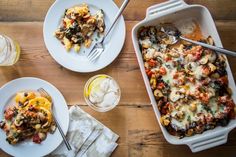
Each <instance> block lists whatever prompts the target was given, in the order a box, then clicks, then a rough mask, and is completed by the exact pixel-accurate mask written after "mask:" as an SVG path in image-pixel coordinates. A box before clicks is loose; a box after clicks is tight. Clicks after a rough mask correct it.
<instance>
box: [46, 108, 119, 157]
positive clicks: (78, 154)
mask: <svg viewBox="0 0 236 157" xmlns="http://www.w3.org/2000/svg"><path fill="white" fill-rule="evenodd" d="M69 115H70V125H69V130H68V133H67V136H66V137H67V139H68V141H69V143H70V145H71V147H72V151H68V150H67V148H66V146H65V144H64V142H62V143H61V145H60V146H59V147H58V148H57V149H56V150H55V151H54V152H52V153H51V154H50V155H49V156H50V157H94V156H97V157H109V156H110V155H111V153H112V152H113V151H114V150H115V148H116V147H117V145H118V144H117V143H116V141H117V139H118V138H119V136H118V135H117V134H115V133H114V132H112V131H111V130H110V129H109V128H107V127H106V126H104V125H103V124H102V123H100V122H99V121H97V120H96V119H94V118H93V117H92V116H90V115H89V114H88V113H86V112H84V111H83V110H82V109H81V108H80V107H78V106H72V107H71V108H70V109H69Z"/></svg>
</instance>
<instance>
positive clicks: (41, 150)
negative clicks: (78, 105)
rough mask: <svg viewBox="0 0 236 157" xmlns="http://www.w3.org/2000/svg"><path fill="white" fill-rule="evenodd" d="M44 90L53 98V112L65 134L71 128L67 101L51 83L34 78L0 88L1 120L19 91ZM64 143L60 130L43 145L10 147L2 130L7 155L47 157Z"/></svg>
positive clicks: (1, 145) (29, 143) (27, 143)
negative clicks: (9, 103) (10, 101)
mask: <svg viewBox="0 0 236 157" xmlns="http://www.w3.org/2000/svg"><path fill="white" fill-rule="evenodd" d="M39 88H44V89H45V90H46V91H47V92H48V93H49V94H50V96H51V97H52V99H53V102H54V103H53V104H54V109H53V112H54V114H55V117H56V118H57V120H58V122H59V124H60V125H61V127H62V130H63V132H64V133H66V132H67V130H68V127H69V111H68V107H67V104H66V101H65V99H64V97H63V95H62V94H61V93H60V91H59V90H58V89H57V88H56V87H54V86H53V85H51V84H50V83H48V82H46V81H44V80H41V79H38V78H32V77H25V78H20V79H16V80H13V81H10V82H9V83H7V84H5V85H4V86H3V87H2V88H0V97H1V100H0V104H1V105H0V120H2V119H3V117H4V116H3V114H4V109H5V107H6V105H8V104H7V103H8V102H9V100H10V99H11V98H12V97H13V96H15V94H16V93H17V92H19V91H24V90H37V89H39ZM61 142H62V137H61V134H60V133H59V131H58V129H56V131H55V132H54V133H53V134H50V133H48V135H47V138H46V139H45V140H44V141H43V142H42V143H41V144H36V143H33V142H32V140H29V141H22V142H20V143H18V144H16V145H10V144H9V143H8V142H7V141H6V133H5V132H4V131H3V130H2V129H0V148H1V149H2V150H4V151H5V152H6V153H8V154H10V155H12V156H17V157H32V156H35V157H37V156H45V155H47V154H49V153H51V152H52V151H53V150H55V149H56V148H57V147H58V146H59V144H60V143H61Z"/></svg>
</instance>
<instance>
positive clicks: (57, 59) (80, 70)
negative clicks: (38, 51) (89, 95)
mask: <svg viewBox="0 0 236 157" xmlns="http://www.w3.org/2000/svg"><path fill="white" fill-rule="evenodd" d="M79 1H80V0H79ZM79 1H78V5H79V4H80V3H81V2H79ZM59 2H61V1H60V0H56V1H55V2H54V3H53V4H52V5H51V6H50V8H49V9H48V11H47V14H46V16H45V18H44V23H43V38H44V44H45V46H46V48H47V50H48V53H49V54H50V55H51V57H52V58H53V59H54V60H55V61H56V62H57V63H58V64H59V65H61V66H62V67H64V68H66V69H68V70H71V71H73V72H79V73H91V72H96V71H99V70H101V69H104V68H105V67H107V66H109V65H110V64H112V63H113V62H114V61H115V59H116V58H117V57H118V56H119V54H120V53H121V51H122V49H123V47H124V43H125V39H126V24H125V20H124V17H123V15H121V16H120V19H119V20H118V21H117V23H121V25H122V27H123V28H122V31H123V35H122V36H121V37H122V38H121V44H120V46H119V48H118V49H117V53H116V55H115V56H114V58H112V59H111V60H110V61H108V62H107V63H106V64H104V65H102V66H100V67H98V68H95V69H89V70H84V69H83V68H79V69H78V68H73V67H72V66H68V65H64V64H63V61H62V60H60V59H59V58H58V57H56V56H55V55H54V54H53V52H50V50H49V45H48V44H49V43H47V42H46V41H47V39H46V34H47V33H46V20H48V18H49V17H48V16H49V14H50V13H51V12H52V10H53V8H54V7H55V5H56V4H57V3H59ZM106 2H107V3H110V4H111V5H113V6H114V7H116V8H117V10H119V7H118V6H117V5H116V3H115V2H114V1H113V0H107V1H106ZM92 4H93V5H95V3H94V1H93V3H92ZM95 6H96V5H95ZM65 9H66V8H65ZM111 39H113V40H114V38H112V37H111Z"/></svg>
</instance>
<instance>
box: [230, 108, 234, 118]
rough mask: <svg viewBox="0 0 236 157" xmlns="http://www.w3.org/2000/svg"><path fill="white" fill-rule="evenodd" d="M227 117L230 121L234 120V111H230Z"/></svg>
mask: <svg viewBox="0 0 236 157" xmlns="http://www.w3.org/2000/svg"><path fill="white" fill-rule="evenodd" d="M229 117H230V118H231V119H234V118H235V112H234V110H231V111H230V112H229Z"/></svg>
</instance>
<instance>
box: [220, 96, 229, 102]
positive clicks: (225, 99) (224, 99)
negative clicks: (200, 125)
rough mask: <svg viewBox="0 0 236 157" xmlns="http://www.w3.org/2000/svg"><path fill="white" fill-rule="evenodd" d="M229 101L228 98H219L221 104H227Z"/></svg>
mask: <svg viewBox="0 0 236 157" xmlns="http://www.w3.org/2000/svg"><path fill="white" fill-rule="evenodd" d="M227 100H228V96H221V97H219V98H218V101H219V103H226V102H227Z"/></svg>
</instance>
